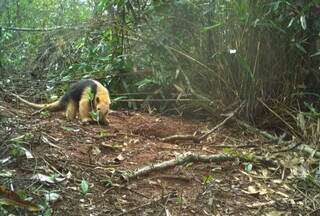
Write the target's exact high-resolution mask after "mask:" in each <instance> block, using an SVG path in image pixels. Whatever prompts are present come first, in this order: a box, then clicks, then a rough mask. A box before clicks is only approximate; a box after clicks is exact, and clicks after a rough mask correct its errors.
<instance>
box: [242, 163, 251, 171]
mask: <svg viewBox="0 0 320 216" xmlns="http://www.w3.org/2000/svg"><path fill="white" fill-rule="evenodd" d="M252 168H253V165H252V164H251V163H248V164H246V165H245V167H244V170H245V171H247V172H251V171H252Z"/></svg>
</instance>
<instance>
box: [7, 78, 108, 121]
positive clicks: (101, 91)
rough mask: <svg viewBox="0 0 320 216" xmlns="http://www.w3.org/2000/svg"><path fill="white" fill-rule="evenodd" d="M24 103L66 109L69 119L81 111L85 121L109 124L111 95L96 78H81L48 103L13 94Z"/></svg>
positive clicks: (36, 106)
mask: <svg viewBox="0 0 320 216" xmlns="http://www.w3.org/2000/svg"><path fill="white" fill-rule="evenodd" d="M13 95H14V96H15V97H16V98H18V99H19V100H20V101H22V102H23V103H25V104H27V105H29V106H31V107H33V108H36V109H43V110H49V111H61V110H66V117H67V119H68V120H73V119H74V118H75V117H76V115H77V114H78V113H79V116H80V119H81V121H82V122H83V123H88V122H93V121H97V120H98V122H99V123H102V124H108V123H109V122H108V120H107V118H106V117H107V114H108V112H109V110H110V104H111V100H110V96H109V92H108V90H107V89H106V88H105V87H104V86H103V85H102V84H101V83H100V82H98V81H96V80H91V79H87V80H80V81H78V82H77V83H75V84H74V85H72V86H71V87H70V89H69V90H68V91H67V92H66V93H65V94H64V95H63V96H62V97H61V98H60V99H58V100H57V101H55V102H53V103H48V104H36V103H32V102H29V101H27V100H25V99H23V98H21V97H20V96H19V95H16V94H13ZM91 111H94V112H96V113H97V119H93V118H92V115H91Z"/></svg>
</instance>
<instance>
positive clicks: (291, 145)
mask: <svg viewBox="0 0 320 216" xmlns="http://www.w3.org/2000/svg"><path fill="white" fill-rule="evenodd" d="M236 121H237V123H238V124H240V125H241V126H244V127H246V128H247V129H249V130H250V131H252V132H254V133H257V134H259V135H261V136H263V137H264V138H266V139H269V140H270V141H272V142H276V143H281V144H288V147H287V148H286V149H282V150H279V151H275V152H273V153H278V152H284V151H290V150H294V149H297V150H299V151H302V152H304V153H306V154H309V155H311V156H313V157H316V158H320V152H319V151H317V150H316V149H313V148H312V147H310V146H309V145H306V144H303V143H301V142H297V141H292V140H291V141H283V140H282V139H281V138H279V137H277V136H273V135H272V134H270V133H268V132H266V131H263V130H259V129H257V128H254V127H252V126H250V125H248V124H247V123H245V122H243V121H240V120H238V119H236Z"/></svg>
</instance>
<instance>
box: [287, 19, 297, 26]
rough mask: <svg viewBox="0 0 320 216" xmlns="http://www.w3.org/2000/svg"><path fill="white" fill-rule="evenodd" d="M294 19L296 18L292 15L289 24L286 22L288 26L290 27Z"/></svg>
mask: <svg viewBox="0 0 320 216" xmlns="http://www.w3.org/2000/svg"><path fill="white" fill-rule="evenodd" d="M295 19H296V18H294V17H293V18H292V19H291V20H290V22H289V24H288V28H290V27H291V26H292V24H293V22H294V21H295Z"/></svg>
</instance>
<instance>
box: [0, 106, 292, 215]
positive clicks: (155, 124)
mask: <svg viewBox="0 0 320 216" xmlns="http://www.w3.org/2000/svg"><path fill="white" fill-rule="evenodd" d="M23 109H24V108H23ZM23 109H22V110H19V111H18V110H16V112H17V113H18V114H19V116H20V117H19V118H12V119H11V122H13V123H12V124H11V126H12V129H13V131H14V132H13V133H12V135H13V136H18V135H23V134H26V133H31V135H32V136H31V138H29V139H28V140H27V145H26V147H27V148H28V149H29V150H30V152H31V153H32V155H33V156H34V158H33V159H26V158H25V157H24V156H19V157H17V160H16V161H15V162H14V163H11V164H9V165H8V166H6V169H8V170H15V175H14V178H13V184H14V185H15V187H17V188H18V189H19V190H24V191H25V192H26V193H31V194H33V195H34V196H35V198H36V200H40V201H41V199H42V198H43V193H44V192H47V191H56V192H57V193H58V194H60V195H61V198H60V199H59V200H58V201H57V202H55V203H54V204H52V205H51V207H52V209H53V210H54V215H170V214H171V215H257V214H258V215H262V213H263V212H272V211H284V212H292V211H294V209H290V208H289V207H288V206H287V202H286V201H283V197H282V196H281V194H280V195H279V194H275V193H269V191H268V190H269V189H270V188H269V189H268V187H269V186H270V185H269V186H268V184H269V181H271V179H270V180H269V178H265V179H253V177H251V176H250V175H249V174H246V173H245V172H244V171H243V170H244V165H242V164H237V163H231V162H228V163H222V164H213V163H212V164H202V163H197V164H192V163H190V164H186V165H183V166H177V167H174V168H170V169H167V170H162V171H158V172H154V173H151V174H150V175H147V176H143V177H140V178H138V179H136V180H134V181H132V182H129V183H127V184H120V183H119V182H113V176H115V175H116V174H117V173H118V172H120V171H129V170H134V169H136V168H139V167H142V166H145V165H150V164H154V163H157V162H161V161H165V160H169V159H173V158H175V155H176V154H178V153H184V152H187V151H190V152H195V153H202V154H215V153H221V152H222V151H223V148H222V147H221V146H222V145H235V146H236V145H243V144H246V143H247V144H254V145H255V146H256V147H258V148H260V146H261V145H263V143H262V142H261V141H260V140H258V139H257V138H256V137H254V136H250V135H248V134H246V135H245V136H244V134H243V132H242V131H240V130H235V129H228V128H222V129H220V130H218V131H217V132H216V133H213V134H212V135H211V136H210V137H209V138H208V139H206V140H205V141H203V142H201V143H193V142H192V141H190V142H188V141H182V142H177V143H164V142H161V141H160V138H163V137H166V136H170V135H174V134H192V133H194V132H195V131H198V132H201V131H202V132H205V131H207V130H208V129H207V128H208V126H207V124H205V123H203V122H196V121H188V120H183V119H181V118H178V117H164V116H157V115H148V114H144V113H138V112H127V111H117V112H115V113H113V114H112V115H110V116H109V120H110V125H109V126H99V125H81V124H79V122H78V121H74V122H67V121H66V120H65V118H64V116H63V113H51V114H50V116H46V115H41V114H40V115H35V116H32V117H31V116H30V114H31V112H32V110H27V109H24V110H23ZM11 110H13V109H11ZM243 151H249V149H244V150H243ZM255 169H256V170H255V175H259V174H261V172H262V171H261V170H259V169H258V168H256V167H255ZM69 172H70V174H71V178H70V179H67V180H65V181H62V182H60V183H55V184H43V183H40V182H36V181H35V180H32V179H31V176H33V175H34V174H35V173H42V174H45V175H52V174H59V173H60V174H62V175H66V174H67V173H69ZM268 173H269V174H270V171H269V172H268ZM275 174H276V172H274V174H273V175H275ZM270 175H271V174H270ZM82 179H86V180H87V181H88V182H89V185H90V189H89V193H88V194H86V195H82V194H81V192H80V189H79V185H80V183H81V180H82ZM0 180H4V179H3V178H1V177H0ZM257 182H258V184H257ZM6 183H7V182H6ZM259 184H260V187H258V186H257V185H259ZM40 185H41V187H40V189H39V190H38V191H37V192H34V190H35V188H38V186H40ZM250 185H253V186H254V187H255V188H259V189H256V190H257V191H256V192H252V191H251V192H250V191H249V192H248V187H249V186H250ZM249 188H250V187H249ZM264 188H265V189H266V193H265V194H268V196H267V195H265V194H263V193H262V192H261V191H263V190H262V189H264ZM271 197H273V198H272V199H271ZM274 200H278V201H279V202H278V203H275V201H274ZM254 203H256V204H257V206H256V207H255V206H253V204H254ZM258 205H261V206H258Z"/></svg>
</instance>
